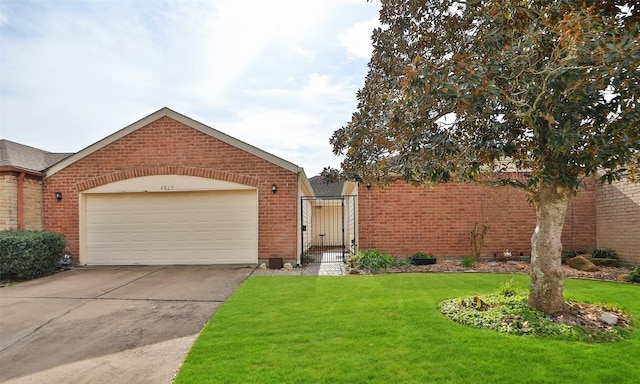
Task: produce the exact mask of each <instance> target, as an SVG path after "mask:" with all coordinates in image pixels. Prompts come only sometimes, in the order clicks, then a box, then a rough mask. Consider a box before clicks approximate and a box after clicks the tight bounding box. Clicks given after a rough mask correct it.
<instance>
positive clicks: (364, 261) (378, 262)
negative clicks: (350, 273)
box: [352, 250, 395, 271]
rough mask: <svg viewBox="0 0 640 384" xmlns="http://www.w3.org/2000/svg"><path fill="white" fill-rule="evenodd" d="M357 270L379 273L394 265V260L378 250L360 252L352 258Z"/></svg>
mask: <svg viewBox="0 0 640 384" xmlns="http://www.w3.org/2000/svg"><path fill="white" fill-rule="evenodd" d="M352 261H353V265H354V266H355V267H356V268H364V269H368V270H370V271H378V270H381V269H385V268H389V267H391V266H393V265H394V263H395V261H394V259H393V258H392V257H391V256H389V255H387V254H386V253H382V252H380V251H378V250H363V251H358V252H357V253H356V254H355V255H354V256H353V258H352Z"/></svg>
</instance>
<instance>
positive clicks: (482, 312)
mask: <svg viewBox="0 0 640 384" xmlns="http://www.w3.org/2000/svg"><path fill="white" fill-rule="evenodd" d="M440 311H441V312H442V314H443V315H445V316H446V317H447V318H449V319H451V320H453V321H455V322H457V323H460V324H464V325H467V326H470V327H474V328H487V329H491V330H494V331H498V332H502V333H509V334H514V335H535V336H538V337H544V338H553V339H560V340H572V341H580V342H588V343H593V342H610V341H620V340H623V339H625V338H628V337H629V336H630V332H629V331H628V330H626V329H624V328H622V327H614V328H613V329H612V330H611V331H610V332H607V331H603V330H600V329H592V328H587V327H581V326H578V325H573V324H568V323H565V322H561V321H557V320H556V319H554V318H552V317H549V316H545V315H544V313H542V312H541V311H538V310H536V309H533V308H531V307H529V306H528V305H527V297H526V296H525V295H515V294H510V295H504V294H501V295H487V296H482V297H478V296H473V297H462V298H454V299H449V300H445V301H443V302H442V303H440Z"/></svg>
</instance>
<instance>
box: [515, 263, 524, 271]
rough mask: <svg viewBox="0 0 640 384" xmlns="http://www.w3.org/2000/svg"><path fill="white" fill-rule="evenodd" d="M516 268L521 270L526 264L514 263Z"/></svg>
mask: <svg viewBox="0 0 640 384" xmlns="http://www.w3.org/2000/svg"><path fill="white" fill-rule="evenodd" d="M515 267H516V269H518V270H523V269H527V264H524V263H518V264H516V265H515Z"/></svg>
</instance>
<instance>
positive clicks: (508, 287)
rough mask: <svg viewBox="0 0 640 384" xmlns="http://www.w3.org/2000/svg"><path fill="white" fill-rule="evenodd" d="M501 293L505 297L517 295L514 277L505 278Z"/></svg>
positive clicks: (500, 289) (501, 285)
mask: <svg viewBox="0 0 640 384" xmlns="http://www.w3.org/2000/svg"><path fill="white" fill-rule="evenodd" d="M499 291H500V294H501V295H502V296H504V297H510V296H515V294H516V289H515V287H514V283H513V279H509V280H505V281H503V282H502V284H500V288H499Z"/></svg>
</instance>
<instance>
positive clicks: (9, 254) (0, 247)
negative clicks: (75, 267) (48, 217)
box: [0, 231, 65, 280]
mask: <svg viewBox="0 0 640 384" xmlns="http://www.w3.org/2000/svg"><path fill="white" fill-rule="evenodd" d="M64 247H65V242H64V238H63V237H62V235H60V234H57V233H55V232H48V231H0V276H2V277H14V278H16V279H21V280H25V279H34V278H36V277H41V276H45V275H48V274H50V273H53V272H55V271H56V270H57V269H58V264H59V262H60V259H61V257H62V255H63V253H64Z"/></svg>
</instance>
